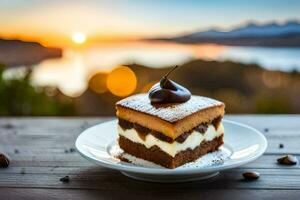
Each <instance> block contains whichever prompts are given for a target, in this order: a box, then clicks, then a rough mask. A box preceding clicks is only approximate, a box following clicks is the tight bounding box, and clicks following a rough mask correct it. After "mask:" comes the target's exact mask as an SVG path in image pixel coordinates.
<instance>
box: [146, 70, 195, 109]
mask: <svg viewBox="0 0 300 200" xmlns="http://www.w3.org/2000/svg"><path fill="white" fill-rule="evenodd" d="M176 68H177V66H175V67H174V68H173V69H172V70H171V71H169V72H168V73H167V74H166V75H165V76H164V77H163V78H162V79H161V80H160V82H159V83H156V84H155V85H154V86H153V87H152V88H151V89H150V90H149V99H150V101H151V103H184V102H187V101H188V100H189V99H190V98H191V92H190V91H189V90H188V89H186V88H185V87H183V86H181V85H179V84H178V83H175V82H174V81H172V80H170V79H168V75H169V74H170V73H171V72H172V71H173V70H175V69H176Z"/></svg>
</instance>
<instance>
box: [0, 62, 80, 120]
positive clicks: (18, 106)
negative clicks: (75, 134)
mask: <svg viewBox="0 0 300 200" xmlns="http://www.w3.org/2000/svg"><path fill="white" fill-rule="evenodd" d="M3 72H4V66H3V65H1V64H0V115H2V116H4V115H5V116H22V115H30V116H48V115H74V114H75V108H74V106H73V104H72V102H71V101H69V102H68V101H63V100H61V99H59V98H56V97H54V96H48V95H47V91H46V88H37V87H34V86H32V85H31V83H30V77H31V71H30V70H29V69H28V70H27V71H26V72H25V75H24V77H23V78H12V79H9V80H6V79H3Z"/></svg>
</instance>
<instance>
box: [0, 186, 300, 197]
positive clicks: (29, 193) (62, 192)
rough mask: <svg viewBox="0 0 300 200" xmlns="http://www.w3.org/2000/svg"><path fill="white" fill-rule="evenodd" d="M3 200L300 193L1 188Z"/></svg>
mask: <svg viewBox="0 0 300 200" xmlns="http://www.w3.org/2000/svg"><path fill="white" fill-rule="evenodd" d="M0 194H1V197H2V199H4V200H36V199H37V200H40V199H54V200H56V199H59V200H61V199H65V200H68V199H70V200H83V199H90V200H94V199H95V200H102V199H124V197H126V199H132V200H135V199H138V200H140V199H145V200H147V199H171V200H176V199H180V200H181V199H205V200H215V199H216V195H217V196H218V198H217V199H221V200H232V199H243V200H253V199H274V198H275V197H276V199H285V200H289V199H298V198H299V196H300V191H295V190H277V191H276V190H257V191H255V192H254V191H253V190H185V191H182V190H168V191H164V190H153V189H151V187H150V188H148V189H147V190H142V191H138V190H134V189H131V190H128V192H126V191H114V192H113V191H107V190H82V189H76V190H72V189H59V190H57V189H31V188H22V189H20V188H0Z"/></svg>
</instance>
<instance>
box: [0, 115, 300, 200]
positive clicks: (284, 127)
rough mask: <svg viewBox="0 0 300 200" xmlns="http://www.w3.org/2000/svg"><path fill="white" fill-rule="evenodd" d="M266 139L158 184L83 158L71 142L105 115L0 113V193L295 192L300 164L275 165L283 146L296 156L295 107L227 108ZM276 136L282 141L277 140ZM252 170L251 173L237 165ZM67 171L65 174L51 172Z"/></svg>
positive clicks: (2, 196)
mask: <svg viewBox="0 0 300 200" xmlns="http://www.w3.org/2000/svg"><path fill="white" fill-rule="evenodd" d="M226 118H227V119H230V120H234V121H238V122H242V123H245V124H248V125H251V126H253V127H255V128H257V129H258V130H260V131H261V132H263V133H264V134H265V135H266V137H267V140H268V149H267V151H266V153H265V154H264V155H263V156H262V157H260V158H259V159H257V160H256V161H254V162H252V163H250V164H247V165H244V166H242V167H239V168H236V169H233V170H228V171H224V172H222V173H221V174H220V175H218V176H216V177H214V178H212V179H209V180H205V181H197V182H189V183H176V184H174V183H172V184H162V183H161V184H159V183H148V182H140V181H136V180H132V179H130V178H127V177H125V176H124V175H122V174H121V173H120V172H118V171H114V170H110V169H105V168H102V167H99V166H96V165H94V164H92V163H90V162H88V161H86V160H85V159H83V158H82V157H81V156H80V155H79V154H78V153H77V152H76V151H75V152H70V149H72V148H75V147H74V142H75V139H76V138H77V136H78V135H79V134H80V133H81V131H83V130H85V129H86V128H88V127H90V126H93V125H95V124H98V123H101V122H104V121H107V120H111V119H113V118H103V117H99V118H1V119H0V152H3V153H6V154H8V155H9V157H10V160H11V164H10V166H9V167H8V168H4V169H2V168H0V200H6V199H13V200H15V199H17V200H18V199H206V200H207V199H243V200H247V199H300V165H299V164H298V165H295V166H282V165H278V164H277V162H276V159H277V158H278V157H279V156H281V155H285V154H287V153H288V154H293V155H296V156H297V157H298V159H299V158H300V115H231V116H227V117H226ZM280 143H282V144H283V145H284V148H279V144H280ZM249 170H250V171H252V170H254V171H257V172H259V173H260V174H261V177H260V179H258V180H257V181H244V180H243V178H242V173H243V172H245V171H249ZM66 175H68V176H69V177H70V181H69V182H68V183H63V182H61V181H60V180H59V179H60V178H62V177H64V176H66Z"/></svg>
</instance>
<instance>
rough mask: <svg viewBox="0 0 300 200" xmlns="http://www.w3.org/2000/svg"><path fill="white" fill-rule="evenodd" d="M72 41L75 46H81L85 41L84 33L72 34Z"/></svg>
mask: <svg viewBox="0 0 300 200" xmlns="http://www.w3.org/2000/svg"><path fill="white" fill-rule="evenodd" d="M72 41H73V42H74V43H76V44H83V43H84V42H85V41H86V35H85V34H84V33H79V32H76V33H73V34H72Z"/></svg>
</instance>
